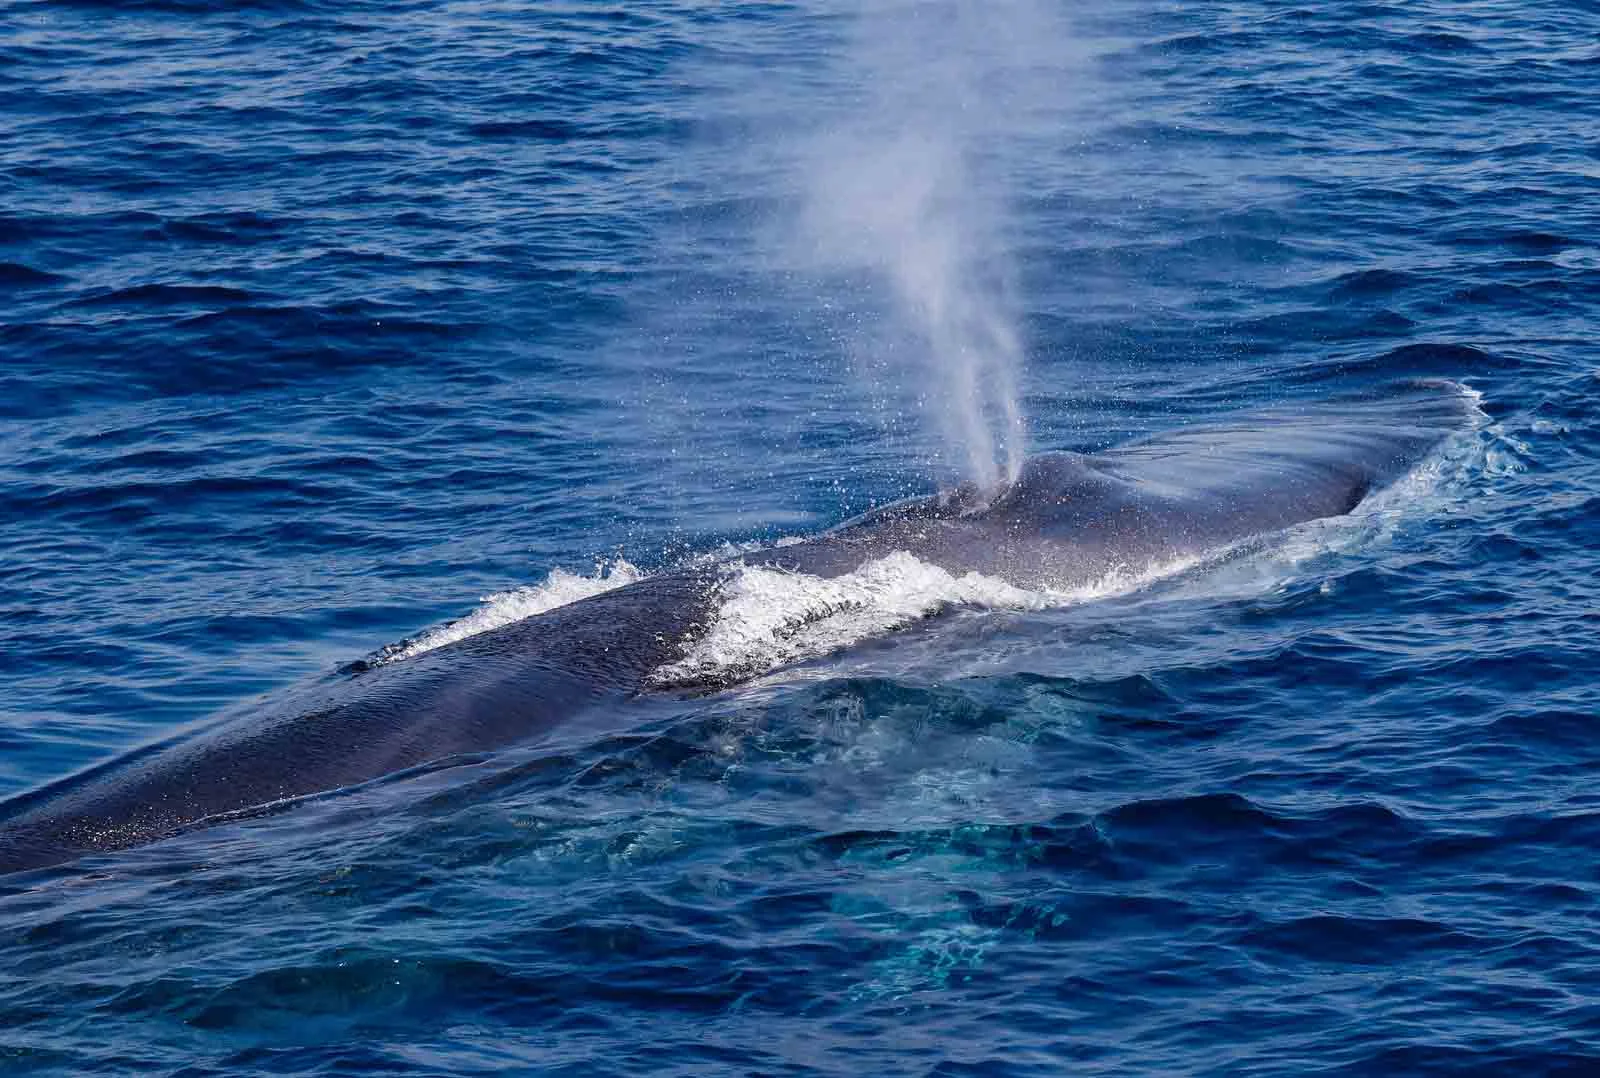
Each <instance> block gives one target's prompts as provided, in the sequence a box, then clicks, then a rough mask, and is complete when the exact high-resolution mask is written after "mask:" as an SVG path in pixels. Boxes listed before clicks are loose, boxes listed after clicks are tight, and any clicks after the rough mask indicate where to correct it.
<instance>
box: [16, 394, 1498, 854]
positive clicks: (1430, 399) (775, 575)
mask: <svg viewBox="0 0 1600 1078" xmlns="http://www.w3.org/2000/svg"><path fill="white" fill-rule="evenodd" d="M1474 413H1475V405H1474V403H1473V399H1472V397H1471V396H1470V394H1468V393H1467V392H1466V391H1465V390H1463V389H1462V388H1461V387H1459V386H1456V385H1455V384H1453V383H1448V382H1429V383H1408V384H1399V385H1394V386H1389V387H1386V388H1385V389H1383V390H1381V391H1374V392H1369V393H1366V394H1363V395H1360V396H1354V397H1346V398H1340V399H1334V400H1328V401H1323V402H1320V403H1316V404H1307V405H1302V406H1298V407H1283V408H1278V409H1271V410H1262V411H1254V412H1249V413H1244V414H1240V415H1237V416H1233V417H1230V418H1225V419H1222V420H1218V421H1213V422H1208V423H1204V424H1194V425H1192V426H1189V427H1186V428H1182V429H1179V430H1177V431H1173V432H1170V433H1167V434H1163V435H1159V436H1156V437H1152V438H1147V439H1143V440H1140V441H1136V442H1132V443H1129V444H1127V445H1124V446H1121V447H1118V448H1115V449H1111V450H1108V451H1105V452H1102V453H1096V454H1092V455H1080V454H1072V453H1052V454H1044V455H1041V456H1037V457H1034V458H1032V459H1030V460H1029V461H1028V462H1027V463H1026V464H1025V466H1024V467H1023V469H1022V471H1021V474H1020V475H1019V477H1018V478H1017V479H1016V481H1014V482H1012V483H1009V484H1005V485H1003V486H1000V487H998V488H991V489H980V488H978V487H975V486H971V485H969V486H964V487H961V488H957V489H956V490H953V491H949V492H946V493H943V494H940V495H936V496H934V497H930V498H924V499H916V500H911V501H906V502H901V503H896V504H894V505H890V506H886V507H884V508H882V509H879V510H876V511H874V512H871V513H868V514H866V515H865V516H862V517H859V518H857V519H855V520H852V521H848V522H846V523H844V524H842V525H840V526H838V527H837V528H834V529H832V530H831V531H828V532H826V533H823V534H821V535H818V536H815V537H813V538H810V539H805V540H802V541H799V542H795V543H790V544H788V545H783V546H777V547H772V548H767V549H762V550H755V551H749V552H746V553H743V554H741V555H738V556H735V557H733V558H730V559H724V560H721V561H701V562H697V563H693V564H689V565H686V566H684V567H681V568H678V569H676V570H670V571H665V572H661V573H657V574H655V575H652V576H643V577H641V576H639V575H638V574H636V573H632V572H628V573H622V574H619V575H618V577H617V579H616V580H615V581H614V583H615V584H616V585H617V586H614V587H611V588H609V589H608V590H598V589H587V590H594V591H595V593H594V594H588V595H582V596H579V597H576V598H574V599H573V601H571V602H567V603H565V604H563V605H558V606H554V607H553V608H550V609H544V610H540V611H538V612H533V613H531V614H530V616H527V617H524V618H521V619H520V620H517V621H514V622H511V623H508V624H504V625H500V626H498V627H494V628H490V629H487V630H486V631H482V632H478V633H475V634H472V635H464V636H461V637H460V638H458V639H454V640H451V641H450V642H448V643H442V644H440V645H439V646H436V647H432V648H431V649H428V650H425V651H422V650H413V651H411V652H409V653H408V652H402V653H400V654H401V657H398V658H396V659H395V660H393V661H388V662H383V663H379V664H376V665H373V666H370V667H365V668H363V669H359V670H358V671H357V672H355V673H353V674H350V675H347V676H342V677H339V678H334V679H327V680H325V681H323V682H321V683H318V684H315V685H312V686H309V687H307V688H305V689H302V690H300V691H299V692H296V693H292V694H289V695H286V696H285V697H283V698H281V699H279V700H276V701H273V702H271V703H269V704H268V705H266V706H264V707H261V708H252V709H247V710H245V711H244V712H242V713H240V714H237V715H235V716H232V717H230V718H227V719H225V720H223V721H221V722H219V723H218V724H217V725H216V726H215V727H213V728H212V729H210V730H208V731H206V732H204V733H201V734H199V735H197V736H192V737H184V738H180V739H176V740H173V741H170V742H165V743H159V744H155V745H150V746H146V747H145V748H142V749H139V750H137V751H135V752H132V753H129V754H127V755H125V756H123V757H120V758H118V759H115V760H112V761H110V762H108V763H105V764H102V765H100V766H98V767H95V768H91V769H90V770H88V771H85V772H82V773H80V774H78V775H74V776H71V777H69V778H66V779H63V780H60V781H58V782H56V783H52V784H50V785H47V786H45V787H42V788H41V789H39V790H36V791H34V792H32V793H29V794H25V795H23V796H21V797H19V798H15V799H13V800H12V801H10V802H8V803H6V804H5V805H3V806H0V873H9V872H16V871H22V870H26V869H32V868H40V867H46V866H49V865H53V864H59V863H62V862H65V861H69V860H72V859H73V858H75V857H78V856H81V855H83V854H86V853H92V852H97V851H108V850H115V849H119V848H125V847H128V846H133V845H137V844H141V843H145V842H150V841H154V840H157V839H160V838H162V837H165V836H168V835H171V834H174V833H177V832H179V831H183V830H186V829H189V828H192V827H196V826H203V825H205V824H208V823H213V822H218V821H220V820H223V819H233V818H237V817H238V816H239V815H247V814H249V813H251V812H253V811H257V810H260V809H262V808H263V807H264V806H270V805H275V804H282V803H284V802H286V801H290V800H292V799H294V798H299V797H304V796H308V795H313V794H318V793H323V792H327V791H331V790H335V789H339V788H343V787H348V786H352V785H357V784H360V783H363V782H367V781H370V780H372V779H376V778H379V777H382V776H385V775H389V774H393V773H396V772H399V771H404V770H407V769H411V768H417V767H422V766H426V765H437V764H439V763H440V762H441V761H442V762H446V763H448V762H449V761H450V760H451V759H453V758H464V757H469V756H473V755H474V754H482V753H485V752H492V751H495V750H498V749H501V748H505V747H507V746H511V745H514V744H519V743H523V742H527V741H529V740H532V739H535V738H537V737H539V736H541V735H543V734H546V733H548V732H549V731H551V730H552V729H554V728H556V727H557V726H559V725H560V724H561V723H563V722H565V721H569V720H571V719H574V718H576V717H578V716H580V715H583V714H585V713H588V712H592V711H595V710H597V709H601V708H606V707H613V708H614V707H616V706H617V705H619V704H621V703H622V702H623V701H625V700H626V699H628V698H629V697H631V696H635V695H637V694H639V693H643V692H651V691H661V690H664V689H671V688H681V687H684V686H686V685H687V686H696V687H700V688H705V687H716V686H718V685H721V684H726V683H729V682H732V681H734V680H738V679H740V678H744V677H748V676H751V675H753V674H756V673H760V672H762V671H763V669H764V668H766V667H768V666H770V665H771V664H772V662H773V661H783V660H784V659H787V658H794V657H798V655H797V654H796V653H785V652H783V651H782V650H781V649H780V650H779V651H777V652H776V653H774V652H771V651H768V652H758V653H756V654H755V655H754V657H753V658H752V657H751V656H750V655H748V654H746V653H744V652H741V651H740V643H741V642H740V640H739V639H738V633H739V631H740V630H739V627H740V626H747V625H748V624H749V614H750V612H751V611H752V610H753V611H755V612H756V613H760V611H761V610H762V609H763V606H764V605H767V604H769V601H770V598H771V594H770V592H768V593H764V592H763V591H762V590H761V588H760V587H754V588H753V587H752V586H751V582H752V581H757V582H766V583H767V584H771V583H772V582H774V581H776V582H778V584H779V585H780V586H781V584H782V582H784V581H793V580H798V579H802V578H803V579H806V580H810V581H823V582H828V583H827V584H826V586H824V588H823V589H822V592H821V594H822V599H821V601H820V602H819V603H817V604H814V605H813V606H812V607H810V608H808V609H806V610H802V611H801V612H800V613H799V614H798V615H794V614H793V613H792V612H791V613H789V614H787V615H785V616H788V617H789V618H790V619H791V621H793V622H794V623H793V624H786V623H780V624H777V625H769V626H768V627H767V633H766V635H767V637H769V638H778V639H781V638H785V637H796V636H799V635H801V634H803V633H804V632H806V630H807V629H808V626H809V624H810V623H811V622H813V621H819V620H825V619H827V618H830V617H833V616H834V615H837V614H839V613H841V612H843V613H845V614H850V613H851V612H852V611H854V612H860V611H863V610H864V611H866V613H867V615H868V616H867V617H865V618H864V619H858V620H857V622H856V623H855V624H854V626H853V628H852V629H851V631H850V632H851V633H853V634H854V635H850V634H849V633H847V634H845V635H844V636H841V637H837V638H833V639H832V640H831V642H832V643H835V644H847V643H849V642H851V640H853V639H856V638H859V636H860V635H862V634H863V633H871V632H873V631H882V630H887V629H892V628H894V627H896V626H898V625H901V624H905V623H906V622H908V621H911V620H915V619H917V618H920V617H925V616H927V615H929V614H933V613H937V612H939V611H940V610H942V609H947V608H949V607H951V606H954V605H961V604H970V605H979V606H982V605H1001V606H1004V605H1028V604H1030V603H1037V602H1049V601H1051V600H1052V597H1062V596H1069V597H1076V598H1079V599H1082V598H1087V597H1092V596H1093V595H1095V594H1098V593H1101V592H1103V591H1105V590H1108V589H1111V590H1114V589H1116V588H1118V587H1124V588H1125V587H1132V586H1137V585H1138V584H1139V583H1140V582H1141V581H1143V580H1146V579H1149V578H1150V577H1151V576H1152V575H1159V574H1161V573H1163V572H1171V571H1174V570H1176V569H1181V568H1182V567H1183V566H1185V565H1188V564H1192V563H1193V562H1194V561H1196V560H1198V559H1202V558H1204V557H1206V556H1207V555H1209V554H1213V553H1215V552H1217V551H1219V550H1222V549H1224V548H1226V547H1228V546H1229V545H1230V544H1234V543H1237V542H1239V541H1242V540H1245V539H1248V538H1251V537H1253V536H1260V535H1263V534H1268V533H1272V532H1275V531H1279V530H1281V529H1283V528H1287V527H1289V526H1291V525H1294V524H1297V523H1301V522H1304V521H1310V520H1316V519H1321V518H1326V517H1334V516H1338V515H1341V514H1344V513H1348V512H1349V511H1351V510H1352V509H1353V508H1354V507H1355V506H1357V505H1358V504H1360V503H1361V502H1362V500H1363V499H1364V498H1366V497H1367V496H1368V495H1369V494H1370V493H1371V492H1373V491H1374V490H1377V489H1380V488H1382V487H1384V486H1386V485H1387V484H1390V483H1392V482H1393V481H1394V480H1395V479H1397V478H1398V477H1400V476H1401V475H1403V474H1405V473H1406V472H1407V471H1408V470H1409V469H1411V468H1413V467H1415V466H1416V465H1417V463H1418V462H1419V461H1421V460H1423V459H1424V458H1425V457H1427V456H1428V454H1429V453H1431V452H1432V451H1433V450H1434V449H1435V448H1436V447H1437V446H1438V445H1439V444H1440V443H1441V442H1442V441H1443V440H1444V439H1445V438H1447V437H1448V436H1449V435H1451V434H1452V433H1454V432H1456V431H1459V430H1462V429H1464V428H1465V427H1466V426H1467V425H1468V424H1469V423H1470V420H1471V417H1472V416H1473V414H1474ZM896 572H898V573H900V574H902V577H903V576H904V575H905V574H907V573H919V572H920V573H922V574H923V579H924V583H926V584H927V585H928V586H926V587H925V588H923V590H922V591H921V592H920V593H918V592H917V590H916V589H915V588H913V589H910V591H909V593H908V592H907V591H906V589H904V588H901V589H900V592H899V593H898V594H899V595H900V597H901V599H902V600H903V601H901V602H900V603H899V605H898V606H895V605H892V604H891V605H890V606H889V607H888V608H887V609H885V608H884V607H883V604H881V603H879V604H877V605H876V606H874V604H873V591H872V588H873V581H874V579H875V578H877V579H880V582H881V578H883V575H884V574H889V576H890V577H892V576H893V574H894V573H896ZM875 574H876V577H875ZM930 581H931V583H930ZM901 582H902V583H903V580H902V581H901ZM890 583H891V584H892V583H893V581H892V580H891V581H890ZM830 588H831V589H832V590H829V589H830ZM580 590H584V589H580ZM741 604H742V606H741ZM730 614H737V615H739V616H738V617H730V616H729V615H730ZM730 635H731V636H732V639H731V640H730ZM822 640H823V641H824V642H829V640H830V638H828V637H827V636H826V635H824V636H823V637H822ZM747 651H748V649H747ZM730 655H731V656H733V658H732V659H730V658H729V656H730Z"/></svg>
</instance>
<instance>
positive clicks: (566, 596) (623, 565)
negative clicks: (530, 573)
mask: <svg viewBox="0 0 1600 1078" xmlns="http://www.w3.org/2000/svg"><path fill="white" fill-rule="evenodd" d="M644 577H645V574H644V573H641V572H640V571H639V570H638V569H637V568H635V567H634V566H633V565H631V564H629V563H628V562H626V561H623V560H621V559H618V560H617V561H615V562H610V563H606V562H602V563H600V564H598V565H597V566H596V567H595V571H594V575H592V576H581V575H579V574H577V573H569V572H567V571H566V570H565V569H554V570H551V572H550V575H549V576H547V577H545V579H544V580H543V581H542V582H541V583H538V584H534V585H529V586H524V587H520V588H515V589H513V590H511V591H501V592H495V593H494V594H492V595H486V596H484V597H483V600H482V602H483V606H481V607H479V608H478V609H477V610H475V611H473V612H472V613H471V614H468V615H467V616H466V617H464V618H461V619H459V620H457V621H452V622H448V623H447V624H444V625H441V626H439V627H438V628H436V629H429V630H428V631H427V632H425V633H422V634H421V635H420V636H417V637H414V638H412V639H410V640H403V641H401V642H400V643H398V644H391V645H389V646H388V647H387V648H384V649H383V650H382V651H381V652H379V653H378V655H377V656H376V657H375V659H374V660H372V661H374V662H397V661H399V660H401V659H409V658H412V657H413V656H416V655H421V654H422V653H423V652H426V651H432V650H433V649H434V648H439V647H443V646H444V645H446V644H453V643H455V642H456V641H457V640H465V639H466V638H467V637H469V636H476V635H478V634H479V633H483V632H488V631H489V630H490V629H498V628H500V626H502V625H510V624H511V623H512V622H514V621H521V620H522V619H524V618H531V617H533V616H534V615H535V614H543V613H545V612H546V611H548V610H554V609H555V608H556V607H558V606H567V605H568V604H570V603H575V602H577V601H578V600H579V599H587V598H589V597H590V596H592V595H600V594H602V593H604V592H608V591H612V590H614V589H616V588H621V587H625V586H627V585H629V584H633V583H635V582H637V581H640V580H643V579H644Z"/></svg>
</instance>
